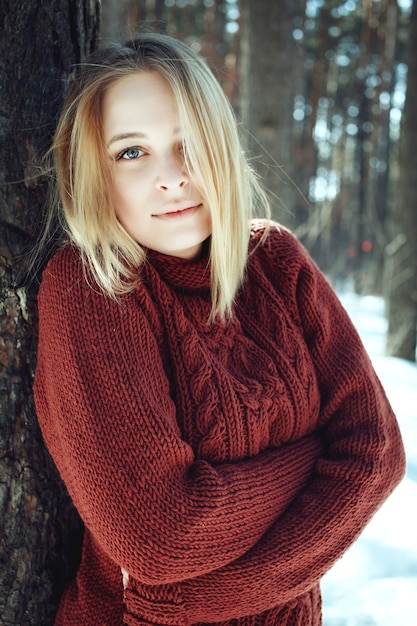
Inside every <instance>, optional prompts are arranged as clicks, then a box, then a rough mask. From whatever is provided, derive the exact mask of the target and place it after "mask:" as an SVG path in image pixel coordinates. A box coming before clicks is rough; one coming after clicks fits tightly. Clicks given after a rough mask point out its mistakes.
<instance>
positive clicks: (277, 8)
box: [240, 0, 303, 227]
mask: <svg viewBox="0 0 417 626" xmlns="http://www.w3.org/2000/svg"><path fill="white" fill-rule="evenodd" d="M298 5H300V6H299V7H298ZM302 5H303V3H297V2H293V1H291V0H277V1H276V2H270V1H269V0H257V2H251V1H250V0H242V2H241V8H242V35H241V68H240V69H241V71H240V74H241V75H240V84H241V94H242V96H241V112H242V119H243V122H244V124H245V126H246V128H247V129H248V130H249V137H248V147H249V150H250V155H251V157H252V159H253V164H254V166H255V169H256V170H257V172H258V174H259V176H260V178H261V180H262V182H263V184H264V186H265V187H266V188H267V190H268V192H269V194H270V197H271V200H272V207H273V212H274V215H275V217H276V218H277V219H279V220H280V221H282V222H283V223H285V224H286V225H288V226H290V227H294V225H295V224H296V223H297V216H295V215H294V214H293V209H294V207H295V206H296V204H297V202H296V199H297V197H298V196H299V195H300V193H299V191H298V190H297V188H296V185H295V184H294V182H293V181H294V180H295V172H294V165H293V164H294V139H293V132H292V131H293V119H294V118H293V111H294V95H295V90H296V80H294V78H295V76H296V75H297V72H296V68H295V61H296V59H297V57H298V54H297V51H298V44H297V42H296V41H295V39H294V38H293V35H292V33H293V30H294V18H295V16H296V15H299V16H301V17H302V16H303V11H302ZM297 7H298V12H297Z"/></svg>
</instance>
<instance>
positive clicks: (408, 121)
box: [386, 0, 417, 361]
mask: <svg viewBox="0 0 417 626" xmlns="http://www.w3.org/2000/svg"><path fill="white" fill-rule="evenodd" d="M416 111H417V0H414V2H413V8H412V13H411V18H410V31H409V39H408V74H407V95H406V101H405V105H404V111H403V118H402V122H401V136H400V156H399V165H400V177H399V186H398V193H397V194H396V200H397V204H396V206H395V207H394V210H393V222H394V226H395V231H396V234H395V237H394V238H393V241H392V243H391V244H390V245H389V246H388V247H387V251H386V258H387V281H386V282H387V283H388V285H389V294H388V336H387V353H388V354H389V355H391V356H396V357H399V358H403V359H407V360H409V361H415V360H416V340H417V176H416V167H415V152H416V146H417V125H416V121H415V114H416Z"/></svg>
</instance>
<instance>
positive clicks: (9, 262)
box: [0, 0, 98, 626]
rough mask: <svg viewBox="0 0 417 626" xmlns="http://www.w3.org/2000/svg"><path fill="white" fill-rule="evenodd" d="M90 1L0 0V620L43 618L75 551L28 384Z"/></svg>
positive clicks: (90, 23)
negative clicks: (46, 215)
mask: <svg viewBox="0 0 417 626" xmlns="http://www.w3.org/2000/svg"><path fill="white" fill-rule="evenodd" d="M97 28H98V2H96V1H95V0H84V2H82V1H81V0H73V1H72V2H71V3H69V2H67V1H66V0H65V1H64V0H43V1H41V0H8V1H6V0H0V31H1V38H0V518H1V528H0V536H1V551H0V555H1V559H0V581H1V583H0V623H1V624H2V626H16V625H17V624H19V626H39V625H40V624H42V625H43V626H48V625H49V624H52V623H53V618H54V613H55V610H56V606H57V601H58V596H59V594H60V593H61V591H62V588H63V586H64V585H65V584H66V582H67V580H68V577H69V576H70V575H71V571H72V570H73V568H74V566H75V562H76V560H77V552H76V550H75V548H74V545H75V543H76V541H75V542H74V539H75V538H77V537H79V534H80V531H81V526H80V523H79V521H78V518H77V516H76V514H75V512H74V509H73V507H72V505H71V504H70V502H69V499H68V496H67V495H66V492H65V489H64V488H63V487H62V484H61V483H60V481H59V479H58V477H57V474H56V471H55V469H54V467H53V465H52V463H51V461H50V458H49V456H48V454H47V452H46V450H45V447H44V445H43V442H42V438H41V435H40V431H39V428H38V425H37V420H36V416H35V413H34V406H33V399H32V394H31V386H32V382H33V374H34V367H35V349H36V327H37V324H36V285H35V284H34V282H31V283H29V282H28V281H24V280H23V275H24V269H25V256H26V255H27V252H28V250H29V249H30V248H31V246H33V242H34V241H35V239H36V237H37V235H38V234H39V225H40V223H41V222H42V212H43V210H44V197H45V184H44V183H42V182H41V181H40V179H39V176H38V171H37V167H38V165H39V163H40V161H39V156H40V155H41V154H43V153H44V152H45V150H46V149H47V148H48V146H49V143H50V139H51V135H52V132H53V129H54V125H55V121H56V116H57V110H58V108H59V106H60V104H61V103H62V99H63V91H64V85H65V79H66V78H67V76H68V73H69V71H70V66H71V64H72V63H74V62H78V61H80V60H81V59H82V58H83V56H84V55H85V53H86V52H89V51H90V49H91V47H92V46H93V44H94V41H95V37H96V34H97Z"/></svg>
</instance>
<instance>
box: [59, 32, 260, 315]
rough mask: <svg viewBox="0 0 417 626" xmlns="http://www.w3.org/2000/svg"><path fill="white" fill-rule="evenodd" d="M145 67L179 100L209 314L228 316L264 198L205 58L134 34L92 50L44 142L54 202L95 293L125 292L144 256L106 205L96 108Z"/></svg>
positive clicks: (106, 175)
mask: <svg viewBox="0 0 417 626" xmlns="http://www.w3.org/2000/svg"><path fill="white" fill-rule="evenodd" d="M143 71H156V72H159V73H160V75H162V76H163V77H164V78H165V79H166V80H167V81H168V83H169V84H170V86H171V88H172V91H173V94H174V97H175V99H176V102H177V105H178V115H179V123H180V127H181V132H182V138H183V141H184V145H185V146H186V151H185V154H186V167H187V168H188V169H189V170H190V171H193V172H195V173H196V175H197V176H198V178H199V179H200V180H201V181H203V189H202V192H203V195H204V197H205V199H206V201H207V204H208V207H209V208H210V212H211V219H212V236H211V246H210V266H211V283H212V314H211V319H214V318H215V317H216V316H217V315H218V316H220V318H221V319H225V318H229V317H231V315H232V307H233V300H234V298H235V295H236V292H237V290H238V289H239V287H240V285H241V283H242V280H243V278H244V272H245V266H246V262H247V257H248V244H249V235H250V224H249V221H250V218H251V217H252V216H253V215H254V214H255V213H256V212H258V210H260V211H261V212H262V213H263V214H265V213H268V202H267V199H266V196H265V194H264V192H263V190H262V189H261V187H260V186H259V184H258V182H257V180H256V177H255V175H254V173H253V171H252V169H251V168H250V166H249V164H248V162H247V160H246V159H245V157H244V154H243V151H242V146H241V143H240V140H239V136H238V132H237V125H236V119H235V116H234V114H233V111H232V109H231V106H230V103H229V101H228V100H227V98H226V96H225V95H224V93H223V91H222V89H221V87H220V85H219V83H218V82H217V80H216V79H215V77H214V75H213V74H212V72H211V71H210V69H209V68H208V66H207V65H206V63H205V62H204V61H203V59H202V58H201V57H199V56H198V55H197V54H196V53H195V52H194V51H193V50H192V49H190V48H189V47H187V46H186V45H185V44H183V43H181V42H180V41H177V40H176V39H173V38H171V37H168V36H166V35H161V34H156V33H148V34H141V35H139V36H138V37H137V38H135V39H133V40H131V41H129V42H127V43H126V44H124V45H119V44H111V45H108V46H106V47H105V48H102V49H99V50H97V51H96V52H94V53H93V54H92V55H90V57H89V58H88V59H87V60H86V61H85V62H84V63H83V64H82V65H80V66H79V67H78V68H77V69H76V71H75V72H74V74H73V76H72V77H71V79H70V84H69V89H68V94H67V98H66V101H65V104H64V107H63V110H62V113H61V117H60V120H59V123H58V126H57V130H56V134H55V137H54V141H53V145H52V148H51V152H52V155H53V161H54V170H55V176H56V191H57V194H58V197H59V201H58V202H55V206H56V207H57V206H58V207H59V210H60V211H61V212H62V218H63V220H62V221H63V224H64V228H65V230H66V232H67V235H68V237H69V239H70V240H71V241H72V242H74V243H75V244H76V245H77V246H78V248H79V249H80V250H81V253H82V257H83V260H84V262H85V263H86V265H88V266H89V268H90V270H91V271H92V273H93V276H94V278H95V280H96V282H97V283H98V285H99V286H100V287H101V288H102V290H103V291H104V292H105V293H107V294H108V295H110V296H112V297H117V296H118V295H120V294H122V293H125V292H127V291H129V290H131V289H132V288H133V287H134V286H135V284H136V283H137V282H138V280H140V278H139V272H138V268H139V266H140V265H141V264H142V263H143V261H144V259H145V252H144V250H143V249H142V248H141V246H140V245H139V244H138V243H137V242H136V241H135V240H133V238H132V237H130V235H129V234H128V233H127V232H126V231H125V230H124V228H123V227H122V226H121V224H120V223H119V222H118V220H117V218H116V214H115V211H114V208H113V205H112V200H111V189H110V181H111V174H110V170H109V161H108V155H107V154H106V148H105V144H104V140H103V133H102V125H101V106H102V99H103V95H104V93H105V92H106V90H107V89H108V87H109V86H110V85H111V84H112V83H113V82H114V81H116V80H118V79H119V78H122V77H124V76H126V75H128V74H131V73H134V72H143Z"/></svg>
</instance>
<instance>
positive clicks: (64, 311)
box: [35, 251, 322, 585]
mask: <svg viewBox="0 0 417 626" xmlns="http://www.w3.org/2000/svg"><path fill="white" fill-rule="evenodd" d="M129 298H130V299H129ZM129 298H126V299H123V301H122V302H121V303H115V302H113V301H111V300H109V299H108V298H105V297H103V296H102V295H100V294H99V293H96V292H94V290H93V289H91V288H90V287H89V286H88V285H87V283H86V281H85V278H84V276H83V272H82V270H81V268H80V263H79V260H78V258H77V257H76V255H75V254H74V253H70V252H68V251H66V252H64V253H62V254H61V255H59V256H58V258H56V259H55V260H54V261H53V262H52V264H51V265H50V266H49V268H48V270H47V271H46V273H45V276H44V281H43V284H42V287H41V291H40V297H39V314H40V336H39V353H38V367H37V373H36V382H35V397H36V405H37V411H38V417H39V422H40V425H41V428H42V431H43V434H44V437H45V440H46V443H47V445H48V447H49V449H50V451H51V454H52V456H53V458H54V460H55V463H56V465H57V467H58V469H59V471H60V473H61V475H62V477H63V479H64V481H65V483H66V485H67V488H68V490H69V492H70V494H71V496H72V498H73V501H74V503H75V505H76V506H77V508H78V510H79V512H80V514H81V516H82V518H83V520H84V522H85V524H86V525H87V526H88V528H89V530H90V531H91V533H92V534H93V536H94V537H95V538H96V540H97V541H98V542H99V543H100V545H101V546H102V548H103V549H104V550H105V551H106V552H107V554H108V555H109V556H110V558H111V559H113V560H114V561H115V562H116V563H117V564H118V565H120V566H122V567H123V568H125V569H126V570H127V571H128V572H129V574H130V575H131V576H132V577H133V578H134V579H135V580H137V581H139V582H141V583H145V584H151V585H152V584H160V583H170V582H172V581H181V580H184V579H189V578H193V577H195V576H198V575H201V574H204V573H206V572H209V571H211V570H214V569H218V568H221V567H222V566H224V565H226V564H227V563H230V562H231V561H235V560H236V559H238V558H239V557H240V556H242V555H243V554H245V552H247V551H248V550H249V549H250V548H251V547H252V546H253V545H255V543H256V542H257V541H258V540H259V539H260V538H261V537H262V535H263V534H264V533H265V532H266V531H267V529H268V528H269V527H270V526H271V524H272V523H273V521H274V520H275V519H276V517H277V516H278V515H279V514H281V513H282V512H283V511H284V510H285V509H286V508H287V506H288V505H289V504H290V502H291V501H292V500H293V498H294V497H295V495H296V494H297V493H298V492H299V491H300V489H302V488H303V487H304V486H305V484H306V483H307V482H308V480H309V479H310V478H311V475H312V474H313V471H314V466H315V462H316V459H317V458H318V456H319V453H320V451H321V447H322V444H321V442H320V437H319V436H318V435H309V436H306V437H304V438H303V439H302V440H300V441H298V442H295V443H292V444H289V445H287V446H283V447H282V448H280V449H279V450H271V451H267V452H264V453H262V454H260V455H258V456H257V457H255V458H252V459H248V460H245V461H241V462H236V463H229V464H222V465H219V466H216V467H214V466H212V465H210V464H209V463H207V462H206V461H203V460H196V459H195V458H194V455H193V452H192V449H191V448H190V446H189V445H187V443H186V442H184V441H183V440H181V437H180V433H179V429H178V425H177V421H176V409H175V406H174V404H173V402H172V400H171V398H170V395H169V386H168V381H167V379H166V376H165V373H164V370H163V366H162V362H161V358H160V355H159V353H158V347H157V341H156V339H155V337H154V336H153V334H152V332H151V330H150V327H149V325H148V321H147V319H146V317H145V316H144V315H143V314H142V312H141V310H140V309H139V306H138V304H137V302H136V301H135V299H134V296H133V295H132V296H129Z"/></svg>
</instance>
